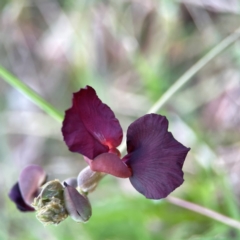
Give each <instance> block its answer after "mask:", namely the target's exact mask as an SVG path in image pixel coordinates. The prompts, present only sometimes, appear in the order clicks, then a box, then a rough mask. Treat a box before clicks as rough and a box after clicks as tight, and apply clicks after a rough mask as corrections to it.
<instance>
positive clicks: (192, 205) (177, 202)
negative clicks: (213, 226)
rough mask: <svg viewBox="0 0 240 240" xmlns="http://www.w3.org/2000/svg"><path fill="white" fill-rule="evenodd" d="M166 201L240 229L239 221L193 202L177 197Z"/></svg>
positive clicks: (168, 198)
mask: <svg viewBox="0 0 240 240" xmlns="http://www.w3.org/2000/svg"><path fill="white" fill-rule="evenodd" d="M166 200H167V201H168V202H170V203H172V204H174V205H177V206H179V207H182V208H185V209H188V210H191V211H193V212H196V213H199V214H202V215H204V216H207V217H209V218H212V219H214V220H216V221H219V222H221V223H224V224H226V225H228V226H230V227H233V228H237V229H240V222H239V221H237V220H235V219H232V218H229V217H227V216H225V215H222V214H220V213H217V212H215V211H213V210H210V209H208V208H205V207H202V206H199V205H197V204H195V203H191V202H188V201H185V200H182V199H179V198H176V197H171V196H169V197H167V198H166Z"/></svg>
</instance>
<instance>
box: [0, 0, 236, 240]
mask: <svg viewBox="0 0 240 240" xmlns="http://www.w3.org/2000/svg"><path fill="white" fill-rule="evenodd" d="M239 26H240V2H239V1H238V0H228V1H226V0H225V1H224V0H212V1H209V0H194V1H191V0H178V1H177V0H176V1H173V0H158V1H157V0H117V1H114V0H102V1H101V0H74V1H73V0H1V1H0V64H1V65H2V66H4V67H5V68H7V69H8V70H9V71H10V72H12V73H13V74H15V75H16V76H18V77H19V78H20V79H21V80H22V81H23V82H24V83H26V84H27V85H28V86H30V87H31V88H33V89H34V90H35V91H36V92H37V93H39V95H41V96H42V97H43V98H44V99H46V100H47V101H49V102H50V103H51V104H52V105H54V106H55V107H56V108H57V109H59V110H60V111H62V112H64V111H65V110H66V109H67V108H69V107H70V105H71V98H72V93H73V92H76V91H78V90H79V89H80V88H81V87H84V86H85V85H86V84H87V85H91V86H93V87H94V88H95V89H96V91H97V93H98V95H99V97H100V98H101V99H102V100H103V102H105V103H107V104H108V105H109V106H110V107H111V108H112V109H113V111H114V112H115V114H116V116H117V117H118V118H119V120H120V122H121V125H122V127H123V129H124V131H126V129H127V127H128V125H129V124H130V123H131V122H133V121H134V120H135V119H137V118H138V117H140V116H142V115H144V114H145V113H146V112H147V111H148V109H149V108H150V107H151V106H152V105H153V103H154V102H155V101H157V99H158V98H159V97H161V95H162V94H163V93H164V92H165V91H166V90H167V89H168V88H169V87H171V85H172V84H173V83H174V82H175V81H176V80H177V79H178V78H179V77H180V76H181V75H182V74H183V73H184V72H186V71H187V70H188V69H189V67H191V66H192V65H193V64H194V63H195V62H196V61H197V60H199V59H200V58H201V57H203V56H204V54H206V53H207V52H208V51H209V50H210V49H212V48H213V47H214V46H216V45H217V44H218V43H219V42H220V41H221V40H222V39H224V38H225V37H226V36H228V35H229V34H231V33H232V32H233V31H234V30H235V29H237V28H238V27H239ZM239 68H240V41H238V42H236V43H235V44H234V45H233V46H231V48H229V49H228V50H226V51H225V52H223V53H222V54H221V55H219V56H217V57H216V58H215V59H214V60H213V61H211V62H210V63H209V64H208V65H207V66H206V67H205V68H203V69H202V70H201V71H199V73H198V74H197V75H195V76H194V78H193V79H192V80H191V81H190V82H189V83H188V84H186V85H185V86H184V87H183V88H182V89H181V90H180V91H179V92H177V93H176V94H175V95H174V96H173V97H172V98H171V100H169V101H168V102H167V104H166V105H164V107H163V108H162V109H161V111H159V113H160V114H162V115H166V116H167V117H168V119H169V122H170V130H171V131H172V133H173V135H174V136H175V138H176V139H178V140H179V141H180V142H182V143H183V144H184V145H185V146H187V147H191V149H192V150H191V152H190V154H189V155H188V157H187V159H186V161H185V165H184V172H185V182H184V184H183V185H182V186H181V187H180V188H179V189H177V190H176V191H175V192H174V193H172V195H173V196H177V197H179V198H182V199H185V200H188V201H190V202H193V203H196V204H199V205H201V206H204V207H206V208H210V209H212V210H215V211H217V212H219V213H222V214H224V215H227V216H229V217H231V218H234V219H237V220H240V211H239V200H240V188H239V186H240V114H239V112H240V71H239ZM60 129H61V124H59V123H58V122H56V121H55V120H54V119H52V118H51V117H49V116H47V115H46V113H44V112H42V111H41V110H40V109H39V108H38V107H37V106H35V105H34V104H33V103H31V102H30V101H29V100H28V99H27V98H26V97H25V96H23V95H22V94H20V93H19V92H18V91H17V90H15V89H14V88H12V87H11V86H9V85H8V84H7V83H5V82H4V81H3V79H0V169H1V174H0V240H40V239H41V240H42V239H46V240H55V239H56V240H75V239H76V240H122V239H123V240H135V239H136V240H186V239H189V240H212V239H221V240H228V239H240V232H239V230H236V229H234V228H231V227H229V226H226V225H224V224H222V223H219V222H217V221H215V220H213V219H211V218H207V217H205V216H202V215H199V214H197V213H194V212H192V211H189V210H186V209H183V208H180V207H178V206H175V205H173V204H171V203H169V202H167V201H165V200H160V201H152V200H148V199H145V197H143V196H142V195H140V194H139V193H137V192H136V191H135V190H134V189H133V187H132V186H131V184H130V182H129V181H128V180H121V179H117V178H114V177H112V176H107V177H105V178H104V179H103V180H102V181H101V182H100V184H99V187H98V188H97V189H96V191H95V192H94V193H92V194H91V195H90V196H89V197H90V200H91V203H92V208H93V216H92V218H91V219H90V221H89V222H88V223H85V224H78V223H75V222H74V221H72V220H71V219H70V218H69V219H67V220H66V221H64V222H62V223H61V224H60V225H59V226H47V227H44V226H43V225H42V224H41V223H40V222H38V221H37V220H36V218H35V215H34V213H21V212H18V211H17V209H16V207H15V206H14V204H13V203H12V202H11V201H10V200H9V199H8V196H7V194H8V192H9V189H10V188H11V186H12V185H13V184H14V183H15V182H16V181H17V179H18V175H19V173H20V172H21V170H22V169H23V168H24V167H25V166H27V165H28V164H39V165H41V166H43V167H44V169H45V170H46V171H47V172H48V174H49V178H50V179H55V178H57V179H60V180H64V179H65V178H67V177H70V176H76V175H77V174H78V173H79V171H80V170H81V169H83V168H84V167H85V166H86V163H85V161H84V160H83V158H82V156H81V155H79V154H74V153H71V152H69V151H68V149H67V147H66V146H65V144H64V142H63V140H62V136H61V131H60Z"/></svg>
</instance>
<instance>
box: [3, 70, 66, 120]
mask: <svg viewBox="0 0 240 240" xmlns="http://www.w3.org/2000/svg"><path fill="white" fill-rule="evenodd" d="M0 77H1V78H2V79H3V80H4V81H6V82H7V83H9V84H10V85H11V86H12V87H14V88H15V89H17V90H18V91H19V92H21V93H22V94H23V95H24V96H26V97H27V98H28V99H29V100H31V101H32V102H33V103H35V104H36V105H37V106H38V107H39V108H41V109H42V110H43V111H45V112H46V113H47V114H48V115H50V116H51V117H53V118H54V119H55V120H57V121H58V122H62V121H63V114H62V113H61V112H59V111H58V110H56V109H55V108H54V107H53V106H52V105H51V104H50V103H48V102H47V101H46V100H44V99H43V98H42V97H40V96H39V95H38V94H37V93H36V92H35V91H34V90H32V89H31V88H30V87H28V86H27V85H26V84H25V83H23V82H22V81H20V80H19V79H18V78H17V77H15V76H14V75H12V74H11V73H9V72H8V71H7V70H6V69H4V68H3V67H2V66H0Z"/></svg>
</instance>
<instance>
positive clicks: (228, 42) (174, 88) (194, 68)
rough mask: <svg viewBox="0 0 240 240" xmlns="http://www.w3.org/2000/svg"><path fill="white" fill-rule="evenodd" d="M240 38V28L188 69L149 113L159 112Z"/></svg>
mask: <svg viewBox="0 0 240 240" xmlns="http://www.w3.org/2000/svg"><path fill="white" fill-rule="evenodd" d="M239 38H240V28H238V29H237V30H236V31H235V32H233V33H232V34H230V35H229V36H228V37H226V38H225V39H223V40H222V41H221V42H220V43H219V44H218V45H217V46H216V47H214V48H213V49H212V50H210V51H209V52H208V53H207V54H206V55H205V56H204V57H202V58H201V59H200V60H199V61H198V62H196V63H195V64H194V65H193V66H192V67H191V68H190V69H188V70H187V71H186V72H185V73H184V74H183V75H182V76H181V77H180V78H179V79H178V80H177V81H176V82H175V83H174V84H173V85H172V86H171V87H170V88H169V89H168V90H167V91H166V92H165V93H164V94H163V95H162V96H161V97H160V98H159V99H158V101H157V102H156V103H155V104H154V105H153V106H152V107H151V108H150V109H149V111H148V113H156V112H158V111H159V110H160V109H161V108H162V106H163V105H164V104H165V103H166V102H167V101H168V100H169V99H170V98H171V97H172V96H173V95H174V94H175V93H176V92H177V91H178V90H179V89H180V88H181V87H182V86H183V85H184V84H186V83H187V82H189V81H190V80H192V79H193V78H192V77H193V76H194V75H195V74H196V73H197V72H198V71H199V70H201V69H202V68H203V67H204V66H206V65H207V64H208V63H209V62H210V61H211V60H213V59H214V58H215V57H216V56H218V55H219V54H221V53H222V52H223V51H224V50H226V49H227V48H228V47H229V46H231V45H232V44H233V43H234V42H236V41H237V40H238V39H239Z"/></svg>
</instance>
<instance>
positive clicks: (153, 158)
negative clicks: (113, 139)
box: [124, 114, 190, 199]
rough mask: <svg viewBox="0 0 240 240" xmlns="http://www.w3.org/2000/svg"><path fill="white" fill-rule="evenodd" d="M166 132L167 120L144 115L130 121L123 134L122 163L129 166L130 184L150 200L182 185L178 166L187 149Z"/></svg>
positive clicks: (180, 168) (180, 167) (181, 163)
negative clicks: (125, 135) (123, 149)
mask: <svg viewBox="0 0 240 240" xmlns="http://www.w3.org/2000/svg"><path fill="white" fill-rule="evenodd" d="M167 129H168V121H167V119H166V118H165V117H163V116H161V115H157V114H147V115H145V116H143V117H141V118H139V119H137V120H136V121H135V122H133V123H132V124H131V125H130V126H129V128H128V131H127V151H128V154H127V155H126V156H125V157H124V161H125V162H126V164H127V165H128V166H130V167H131V169H132V172H133V175H132V176H131V177H130V181H131V183H132V185H133V186H134V187H135V188H136V190H137V191H139V192H140V193H142V194H143V195H145V196H146V197H147V198H150V199H160V198H164V197H166V196H167V195H168V194H169V193H171V192H172V191H173V190H174V189H176V188H177V187H179V186H180V185H181V184H182V183H183V181H184V180H183V172H182V166H183V163H184V160H185V158H186V155H187V153H188V151H189V150H190V149H189V148H186V147H184V146H183V145H182V144H181V143H179V142H178V141H177V140H176V139H174V137H173V136H172V134H171V133H170V132H168V131H167Z"/></svg>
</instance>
